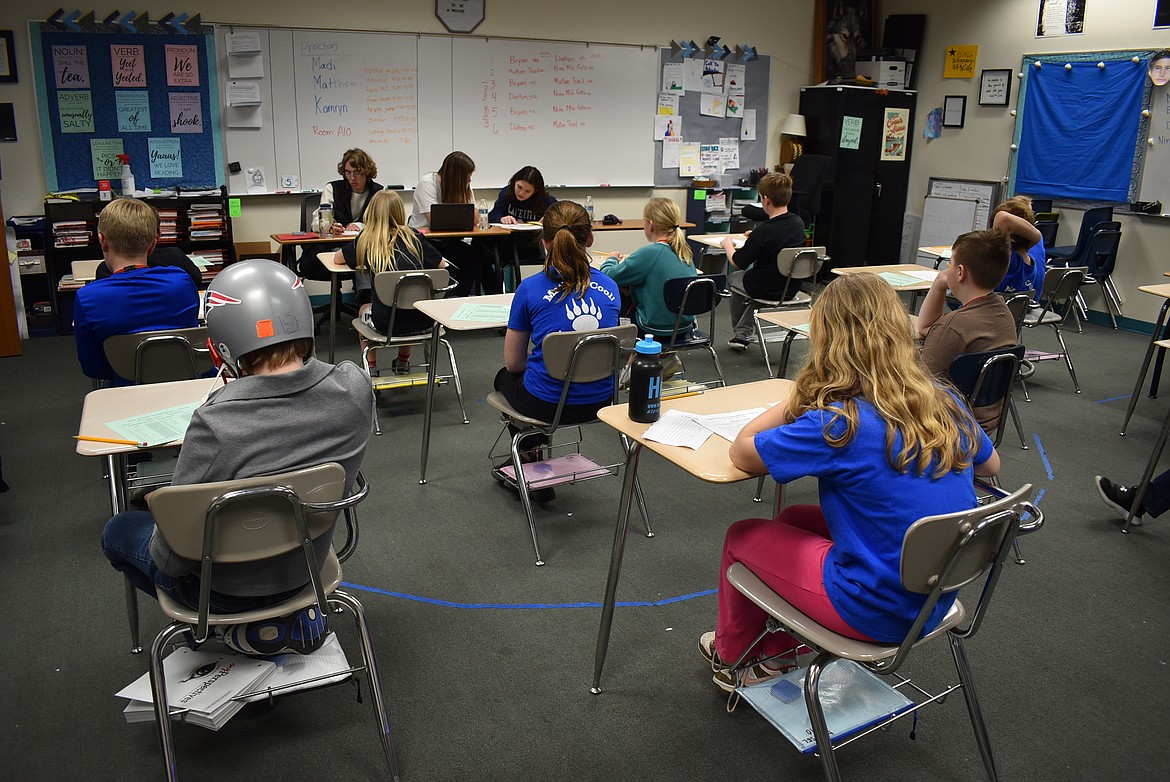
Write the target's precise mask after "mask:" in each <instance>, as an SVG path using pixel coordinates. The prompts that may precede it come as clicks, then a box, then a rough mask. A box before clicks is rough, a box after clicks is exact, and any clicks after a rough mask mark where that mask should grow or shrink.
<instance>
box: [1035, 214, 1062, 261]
mask: <svg viewBox="0 0 1170 782" xmlns="http://www.w3.org/2000/svg"><path fill="white" fill-rule="evenodd" d="M1036 230H1037V231H1039V232H1040V238H1041V239H1043V240H1044V248H1045V254H1046V255H1047V252H1048V248H1049V247H1052V246H1054V245H1055V244H1056V235H1057V232H1058V231H1059V230H1060V223H1058V222H1057V221H1056V220H1037V221H1036Z"/></svg>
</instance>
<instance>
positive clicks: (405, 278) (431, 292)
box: [374, 269, 451, 334]
mask: <svg viewBox="0 0 1170 782" xmlns="http://www.w3.org/2000/svg"><path fill="white" fill-rule="evenodd" d="M450 282H451V274H450V272H448V271H447V270H446V269H412V270H409V271H399V272H378V273H377V274H375V275H374V295H375V296H377V297H378V300H379V301H381V302H382V303H383V304H385V305H386V306H387V307H389V308H390V325H389V326H387V331H386V333H387V334H393V333H394V318H395V316H396V315H397V314H398V312H399V311H401V310H413V309H414V305H415V303H416V302H420V301H430V300H431V299H441V298H443V294H444V293H445V292H446V289H447V286H448V285H449V284H450Z"/></svg>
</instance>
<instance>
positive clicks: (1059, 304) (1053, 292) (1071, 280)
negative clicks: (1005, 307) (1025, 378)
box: [1024, 266, 1089, 402]
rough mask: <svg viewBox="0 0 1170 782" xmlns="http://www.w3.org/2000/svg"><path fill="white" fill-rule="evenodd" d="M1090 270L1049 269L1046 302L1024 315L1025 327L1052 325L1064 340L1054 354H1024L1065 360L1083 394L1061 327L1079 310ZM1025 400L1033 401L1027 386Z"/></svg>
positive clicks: (1032, 359)
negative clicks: (1078, 302)
mask: <svg viewBox="0 0 1170 782" xmlns="http://www.w3.org/2000/svg"><path fill="white" fill-rule="evenodd" d="M1088 272H1089V270H1088V269H1086V268H1083V267H1082V268H1064V267H1061V266H1057V267H1055V268H1052V269H1048V270H1047V271H1046V272H1045V273H1044V289H1043V291H1042V292H1041V294H1040V299H1041V302H1042V305H1043V306H1041V307H1039V308H1036V309H1029V310H1028V312H1027V313H1026V314H1025V315H1024V327H1025V328H1029V329H1034V328H1036V327H1038V326H1051V327H1052V330H1053V331H1054V332H1055V333H1056V339H1057V341H1058V342H1059V343H1060V350H1059V351H1057V352H1055V353H1053V352H1049V351H1042V350H1029V351H1027V352H1026V353H1025V354H1024V358H1025V360H1027V361H1029V362H1031V363H1032V364H1035V363H1037V362H1040V361H1057V360H1063V361H1064V363H1065V365H1066V366H1067V367H1068V374H1069V375H1070V376H1071V377H1072V381H1073V388H1075V389H1076V392H1077V393H1078V394H1079V393H1081V386H1080V383H1078V382H1077V371H1076V369H1075V368H1074V367H1073V362H1072V356H1070V355H1069V352H1068V346H1067V345H1065V344H1064V335H1063V334H1061V332H1060V327H1061V326H1063V325H1064V324H1065V321H1067V320H1068V316H1069V314H1070V313H1072V312H1073V311H1075V309H1076V303H1075V299H1076V295H1077V293H1078V292H1079V291H1080V289H1081V286H1082V285H1084V284H1085V282H1086V280H1087V279H1088ZM1024 399H1025V400H1026V401H1029V402H1030V401H1031V399H1030V398H1028V395H1027V390H1026V387H1025V391H1024Z"/></svg>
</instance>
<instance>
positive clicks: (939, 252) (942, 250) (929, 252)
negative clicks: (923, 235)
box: [918, 244, 951, 269]
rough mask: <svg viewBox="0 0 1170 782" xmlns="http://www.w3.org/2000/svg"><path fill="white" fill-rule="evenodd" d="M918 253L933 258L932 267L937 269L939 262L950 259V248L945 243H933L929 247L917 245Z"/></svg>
mask: <svg viewBox="0 0 1170 782" xmlns="http://www.w3.org/2000/svg"><path fill="white" fill-rule="evenodd" d="M918 254H919V255H925V256H926V257H927V258H933V259H934V268H936V269H937V268H938V266H939V264H940V263H942V262H943V261H949V260H950V259H951V248H950V247H949V246H947V245H945V244H935V245H930V246H929V247H919V248H918Z"/></svg>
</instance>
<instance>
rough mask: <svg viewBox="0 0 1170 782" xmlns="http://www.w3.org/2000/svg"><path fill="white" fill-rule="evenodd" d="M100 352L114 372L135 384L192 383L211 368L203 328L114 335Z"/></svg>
mask: <svg viewBox="0 0 1170 782" xmlns="http://www.w3.org/2000/svg"><path fill="white" fill-rule="evenodd" d="M102 350H104V351H105V354H106V360H107V361H109V362H110V367H112V368H113V370H114V372H116V373H117V374H118V376H119V377H124V378H126V379H127V380H130V381H133V383H134V385H141V384H144V383H169V382H172V381H175V380H192V379H193V378H197V377H199V376H200V375H202V374H204V373H205V372H207V371H209V370H210V369H211V368H212V363H211V351H210V350H209V349H208V347H207V328H206V327H205V326H195V327H193V328H187V329H163V330H160V331H140V332H138V333H136V334H115V335H114V336H112V337H106V339H105V341H104V342H103V343H102Z"/></svg>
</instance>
